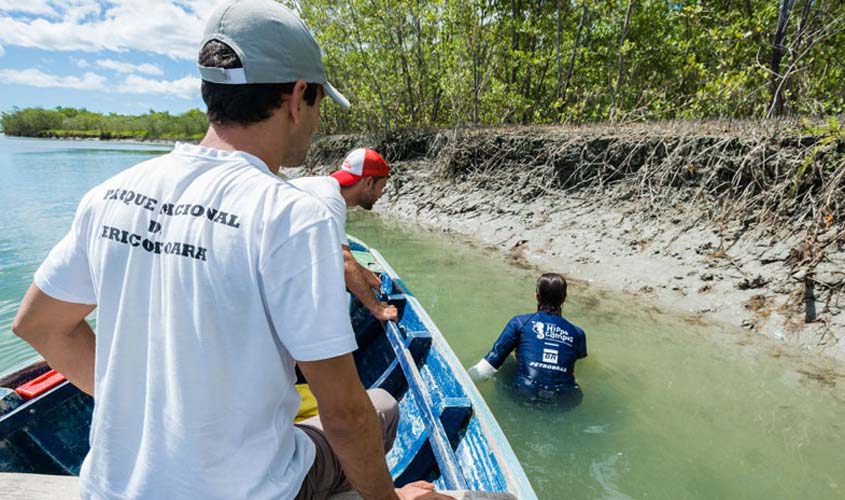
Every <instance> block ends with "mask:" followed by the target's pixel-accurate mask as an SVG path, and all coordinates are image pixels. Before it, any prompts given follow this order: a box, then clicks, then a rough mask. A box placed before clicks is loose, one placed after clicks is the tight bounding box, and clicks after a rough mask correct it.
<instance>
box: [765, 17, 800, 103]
mask: <svg viewBox="0 0 845 500" xmlns="http://www.w3.org/2000/svg"><path fill="white" fill-rule="evenodd" d="M794 4H795V0H781V4H780V12H779V13H778V25H777V29H776V30H775V38H774V40H773V41H772V61H771V65H770V66H769V70H770V71H771V77H770V79H769V95H770V96H771V101H770V102H771V105H770V107H769V117H770V118H771V117H772V116H782V115H783V112H784V110H785V108H786V102H785V101H786V100H785V99H784V96H783V91H782V90H783V89H782V85H781V83H782V82H783V80H784V77H783V76H782V75H781V74H780V63H781V61H782V60H783V55H784V54H785V53H786V46H785V45H784V42H785V41H786V30H787V28H788V27H789V15H790V13H791V12H792V6H793V5H794Z"/></svg>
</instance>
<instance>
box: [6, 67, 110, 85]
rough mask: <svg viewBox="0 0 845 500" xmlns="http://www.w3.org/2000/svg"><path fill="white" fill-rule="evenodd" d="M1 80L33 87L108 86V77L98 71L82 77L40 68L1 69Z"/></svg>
mask: <svg viewBox="0 0 845 500" xmlns="http://www.w3.org/2000/svg"><path fill="white" fill-rule="evenodd" d="M0 80H2V81H3V82H4V83H7V84H18V85H29V86H32V87H47V88H64V89H78V90H104V89H105V88H106V79H105V78H104V77H102V76H100V75H98V74H96V73H85V74H84V75H82V78H79V77H76V76H58V75H51V74H48V73H44V72H43V71H41V70H39V69H24V70H16V69H0Z"/></svg>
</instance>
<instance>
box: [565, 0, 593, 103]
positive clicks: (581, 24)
mask: <svg viewBox="0 0 845 500" xmlns="http://www.w3.org/2000/svg"><path fill="white" fill-rule="evenodd" d="M587 12H588V10H587V4H584V6H583V7H581V20H580V21H579V22H578V31H576V32H575V45H573V46H572V55H571V56H570V57H569V66H568V67H567V68H566V79H565V80H564V81H563V92H562V93H561V94H560V102H561V106H563V105H564V104H566V93H567V92H568V91H569V81H570V79H571V78H572V71H573V70H574V69H575V57H577V56H578V46H579V45H580V43H581V32H582V31H583V30H584V23H585V21H586V20H587Z"/></svg>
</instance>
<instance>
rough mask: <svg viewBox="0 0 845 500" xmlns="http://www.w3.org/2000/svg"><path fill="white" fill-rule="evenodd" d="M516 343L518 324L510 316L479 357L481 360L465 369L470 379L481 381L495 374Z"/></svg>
mask: <svg viewBox="0 0 845 500" xmlns="http://www.w3.org/2000/svg"><path fill="white" fill-rule="evenodd" d="M518 344H519V324H518V322H517V320H516V318H512V319H511V320H510V321H508V324H507V326H505V329H504V330H503V331H502V333H501V335H499V339H498V340H496V343H495V344H493V348H492V349H490V352H488V353H487V355H486V356H484V357H483V358H481V361H479V362H478V363H476V364H475V365H474V366H472V367H471V368H470V369H469V370H467V371H468V372H469V375H470V377H471V378H472V380H473V381H475V382H481V381H483V380H486V379H488V378H490V377H492V376H493V375H495V374H496V372H497V371H498V370H499V368H501V367H502V365H503V364H504V362H505V360H506V359H508V356H510V353H511V352H513V350H514V349H515V348H516V346H517V345H518Z"/></svg>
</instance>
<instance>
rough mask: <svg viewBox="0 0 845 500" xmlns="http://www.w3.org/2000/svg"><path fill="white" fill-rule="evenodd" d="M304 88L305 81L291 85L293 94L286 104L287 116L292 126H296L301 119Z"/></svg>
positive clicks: (306, 86)
mask: <svg viewBox="0 0 845 500" xmlns="http://www.w3.org/2000/svg"><path fill="white" fill-rule="evenodd" d="M306 88H308V83H306V82H305V80H297V81H296V83H295V84H294V85H293V92H291V94H290V97H288V100H287V102H286V104H287V107H288V109H287V112H288V115H289V116H290V120H291V122H293V123H294V124H298V123H299V121H300V120H301V119H302V105H303V103H304V102H305V89H306Z"/></svg>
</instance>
